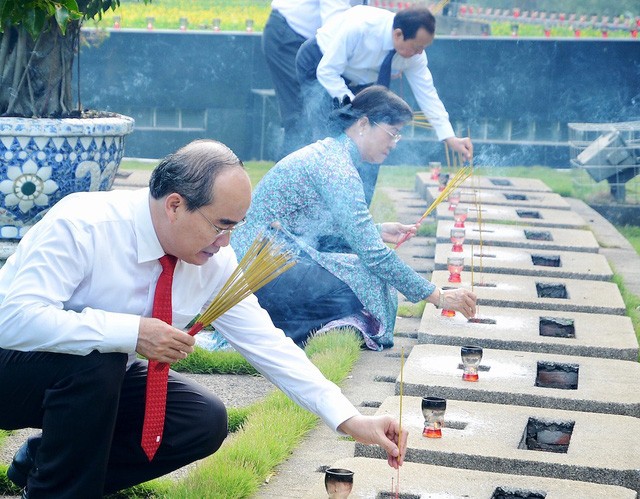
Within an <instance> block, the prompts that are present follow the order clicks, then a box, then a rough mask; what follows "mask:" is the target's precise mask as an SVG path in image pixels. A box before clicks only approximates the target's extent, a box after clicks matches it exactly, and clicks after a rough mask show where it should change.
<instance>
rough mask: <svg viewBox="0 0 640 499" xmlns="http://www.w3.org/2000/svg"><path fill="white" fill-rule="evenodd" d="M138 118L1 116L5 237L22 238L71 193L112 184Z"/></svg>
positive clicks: (0, 195)
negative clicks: (128, 135)
mask: <svg viewBox="0 0 640 499" xmlns="http://www.w3.org/2000/svg"><path fill="white" fill-rule="evenodd" d="M133 123H134V121H133V119H132V118H129V117H128V116H122V115H117V114H109V115H108V117H100V118H82V119H79V118H68V119H49V118H37V119H31V118H0V239H20V238H21V237H22V236H23V235H24V234H25V233H26V231H27V230H29V228H30V227H31V226H32V225H33V224H35V223H36V222H37V221H38V220H40V219H41V218H42V217H43V216H44V214H45V213H46V212H47V211H48V210H49V208H51V207H52V206H53V205H54V204H55V203H56V202H58V201H59V200H60V199H62V198H63V197H64V196H66V195H67V194H71V193H72V192H80V191H98V190H109V189H111V186H112V185H113V180H114V178H115V174H116V172H117V170H118V166H119V165H120V161H121V159H122V154H123V146H124V136H125V135H127V134H129V133H131V131H132V130H133Z"/></svg>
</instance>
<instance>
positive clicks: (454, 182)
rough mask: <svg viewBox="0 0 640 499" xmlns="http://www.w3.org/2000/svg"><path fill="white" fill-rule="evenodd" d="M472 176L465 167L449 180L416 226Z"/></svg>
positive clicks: (399, 244)
mask: <svg viewBox="0 0 640 499" xmlns="http://www.w3.org/2000/svg"><path fill="white" fill-rule="evenodd" d="M470 175H471V168H470V167H468V166H465V167H464V168H460V169H459V170H458V171H457V173H456V174H455V175H454V176H453V178H451V179H450V180H449V182H448V183H447V185H446V187H445V188H444V190H442V192H440V193H439V194H438V197H437V198H435V199H434V200H433V202H432V203H431V205H430V206H429V208H427V211H425V212H424V214H423V215H422V216H421V217H420V220H418V221H417V222H416V225H418V224H421V223H422V221H423V220H424V219H425V218H427V216H429V214H430V213H431V212H432V211H433V210H435V209H436V207H437V206H438V205H439V204H440V203H441V202H442V201H443V200H445V199H447V197H449V194H450V193H451V192H452V191H454V190H455V189H457V188H458V187H459V186H460V184H462V182H464V181H465V180H467V178H469V176H470ZM409 236H410V234H408V233H407V234H405V235H404V237H403V238H402V239H400V241H398V244H396V249H398V248H399V247H400V246H401V245H402V244H403V243H404V242H405V241H406V240H407V239H409Z"/></svg>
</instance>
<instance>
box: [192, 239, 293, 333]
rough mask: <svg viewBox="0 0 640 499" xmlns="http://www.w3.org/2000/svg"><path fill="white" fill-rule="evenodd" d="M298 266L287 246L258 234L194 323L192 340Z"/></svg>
mask: <svg viewBox="0 0 640 499" xmlns="http://www.w3.org/2000/svg"><path fill="white" fill-rule="evenodd" d="M295 264H296V260H295V256H294V254H293V252H292V251H290V250H285V247H284V244H280V243H275V242H274V240H273V238H272V237H269V236H265V235H264V234H262V233H261V234H258V236H257V237H256V239H255V240H254V241H253V243H251V246H250V247H249V249H248V250H247V253H246V254H245V255H244V257H243V258H242V259H241V260H240V262H239V263H238V266H237V267H236V268H235V270H234V271H233V273H232V274H231V275H230V276H229V279H227V282H225V284H224V286H222V289H220V291H219V292H218V294H217V295H216V296H215V298H214V299H213V300H212V301H211V303H210V304H209V306H208V307H207V309H206V310H205V311H204V312H202V313H201V314H200V315H199V316H197V317H195V318H194V319H193V320H192V321H191V323H190V325H189V326H188V327H190V328H191V329H189V334H190V335H191V336H193V335H195V334H196V333H198V332H200V331H201V330H202V329H203V328H205V327H207V326H208V325H209V324H211V323H212V322H213V321H214V320H216V319H217V318H218V317H220V316H221V315H222V314H224V313H225V312H226V311H227V310H229V309H230V308H231V307H233V306H234V305H237V304H238V303H240V302H241V301H242V300H244V299H245V298H246V297H247V296H249V295H250V294H251V293H255V292H256V291H257V290H259V289H260V288H261V287H262V286H264V285H265V284H267V283H268V282H270V281H272V280H273V279H275V278H276V277H278V276H279V275H280V274H282V273H283V272H285V271H287V270H289V269H290V268H291V267H293V266H294V265H295Z"/></svg>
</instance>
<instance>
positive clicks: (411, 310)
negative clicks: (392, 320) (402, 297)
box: [398, 300, 427, 317]
mask: <svg viewBox="0 0 640 499" xmlns="http://www.w3.org/2000/svg"><path fill="white" fill-rule="evenodd" d="M426 306H427V302H426V301H425V300H422V301H419V302H418V303H402V304H400V305H398V317H422V314H423V313H424V308H425V307H426Z"/></svg>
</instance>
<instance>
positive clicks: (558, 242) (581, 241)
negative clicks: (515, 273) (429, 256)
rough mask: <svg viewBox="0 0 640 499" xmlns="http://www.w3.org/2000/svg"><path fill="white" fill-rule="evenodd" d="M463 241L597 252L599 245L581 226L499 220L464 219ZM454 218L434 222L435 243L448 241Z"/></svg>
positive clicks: (476, 243) (489, 244)
mask: <svg viewBox="0 0 640 499" xmlns="http://www.w3.org/2000/svg"><path fill="white" fill-rule="evenodd" d="M464 225H465V243H467V244H473V245H474V246H480V241H482V244H483V246H500V247H503V246H504V247H516V248H531V249H548V250H569V249H570V250H571V251H579V252H586V253H598V251H599V249H600V245H599V244H598V241H597V240H596V238H595V236H594V235H593V232H591V231H590V230H583V229H564V228H554V227H544V228H539V227H519V226H515V225H504V224H499V223H495V224H493V223H484V221H483V222H482V224H478V223H477V222H472V221H469V220H467V221H466V222H465V224H464ZM453 228H454V221H453V220H440V221H439V222H438V225H437V234H436V238H437V242H438V243H449V242H451V229H453Z"/></svg>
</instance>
